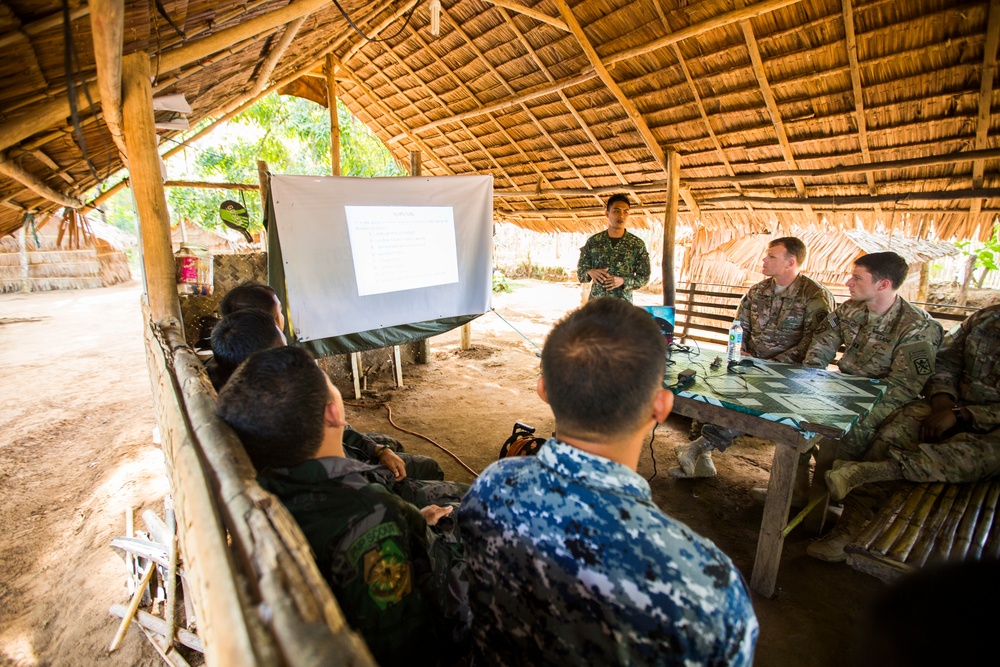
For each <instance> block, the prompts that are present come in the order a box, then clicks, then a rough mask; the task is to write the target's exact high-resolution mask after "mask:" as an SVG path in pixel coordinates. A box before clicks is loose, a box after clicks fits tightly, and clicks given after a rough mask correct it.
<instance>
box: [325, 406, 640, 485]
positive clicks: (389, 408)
mask: <svg viewBox="0 0 1000 667" xmlns="http://www.w3.org/2000/svg"><path fill="white" fill-rule="evenodd" d="M344 405H350V406H352V407H355V408H377V407H384V408H385V409H386V412H388V413H389V423H390V424H392V426H393V428H395V429H396V430H398V431H402V432H403V433H409V434H410V435H415V436H417V437H418V438H420V439H421V440H426V441H427V442H429V443H431V444H432V445H434V446H435V447H437V448H438V449H440V450H441V451H442V452H444V453H445V454H447V455H448V456H450V457H451V458H453V459H455V461H456V462H458V465H460V466H462V467H463V468H465V469H466V470H467V471H468V472H469V473H471V474H472V476H473V477H479V473H478V472H476V471H475V470H473V469H472V468H470V467H469V466H468V465H466V463H465V461H463V460H462V459H460V458H459V457H458V454H456V453H455V452H453V451H451V450H450V449H448V448H447V447H445V446H444V445H442V444H440V443H437V442H434V441H433V440H431V439H430V438H428V437H427V436H426V435H423V434H420V433H417V432H416V431H410V430H409V429H405V428H403V427H402V426H399V425H398V424H397V423H396V422H394V421H392V408H391V407H389V404H388V403H385V402H384V401H379V402H378V403H349V402H347V401H344ZM654 430H655V429H654Z"/></svg>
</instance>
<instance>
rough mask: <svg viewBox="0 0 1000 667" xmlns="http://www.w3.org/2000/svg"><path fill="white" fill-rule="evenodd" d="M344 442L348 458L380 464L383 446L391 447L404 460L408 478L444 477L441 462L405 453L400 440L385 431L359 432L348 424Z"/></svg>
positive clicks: (430, 478)
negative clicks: (384, 432)
mask: <svg viewBox="0 0 1000 667" xmlns="http://www.w3.org/2000/svg"><path fill="white" fill-rule="evenodd" d="M343 444H344V455H345V456H347V458H349V459H354V460H355V461H361V462H362V463H371V464H372V465H379V453H380V452H381V447H389V448H390V449H392V450H393V451H394V452H395V453H396V455H397V456H398V457H399V458H401V459H402V460H403V464H404V465H405V466H406V477H407V478H408V479H423V480H438V481H440V480H443V479H444V470H442V469H441V464H440V463H438V462H437V461H435V460H434V459H432V458H431V457H429V456H421V455H419V454H406V453H404V452H403V451H402V449H403V448H402V445H400V443H399V441H398V440H396V439H395V438H393V437H391V436H388V435H385V434H383V433H359V432H358V431H355V430H354V429H352V428H351V427H350V426H348V427H346V428H345V429H344V440H343Z"/></svg>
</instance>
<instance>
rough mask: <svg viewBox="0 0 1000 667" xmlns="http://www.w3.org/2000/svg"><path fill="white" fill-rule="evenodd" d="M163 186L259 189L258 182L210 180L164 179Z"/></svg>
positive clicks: (205, 188)
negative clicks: (218, 181)
mask: <svg viewBox="0 0 1000 667" xmlns="http://www.w3.org/2000/svg"><path fill="white" fill-rule="evenodd" d="M163 187H165V188H196V189H199V190H242V191H245V192H249V191H250V190H260V184H259V183H213V182H211V181H164V182H163ZM102 194H103V193H102ZM95 201H96V200H95Z"/></svg>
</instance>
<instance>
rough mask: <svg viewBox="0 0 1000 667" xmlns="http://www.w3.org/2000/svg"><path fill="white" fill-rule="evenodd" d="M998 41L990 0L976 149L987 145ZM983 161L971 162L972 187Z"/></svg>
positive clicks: (978, 183)
mask: <svg viewBox="0 0 1000 667" xmlns="http://www.w3.org/2000/svg"><path fill="white" fill-rule="evenodd" d="M998 43H1000V0H990V11H989V18H988V19H987V25H986V45H985V47H984V50H983V71H982V75H981V76H980V78H979V113H978V114H977V115H976V149H977V150H982V149H984V148H986V146H987V145H988V134H989V130H990V115H991V113H990V106H991V104H992V102H993V77H994V76H995V75H996V71H997V45H998ZM983 168H984V165H983V162H982V161H981V160H977V161H976V162H973V163H972V187H973V188H981V187H982V186H983ZM982 207H983V202H982V201H981V200H976V201H974V202H972V207H971V210H970V213H979V212H980V210H982Z"/></svg>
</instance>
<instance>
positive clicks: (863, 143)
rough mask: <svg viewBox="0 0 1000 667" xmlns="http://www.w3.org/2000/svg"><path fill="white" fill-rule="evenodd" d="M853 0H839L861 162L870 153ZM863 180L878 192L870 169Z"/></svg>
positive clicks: (873, 192) (870, 159)
mask: <svg viewBox="0 0 1000 667" xmlns="http://www.w3.org/2000/svg"><path fill="white" fill-rule="evenodd" d="M851 2H853V0H841V4H842V6H843V11H844V38H845V41H846V43H847V61H848V63H849V64H850V66H851V90H852V91H853V92H854V117H855V124H856V125H857V126H858V145H859V146H860V147H861V160H862V162H866V163H868V162H871V161H872V157H871V153H870V152H869V150H868V121H867V120H866V119H865V96H864V93H863V91H862V90H861V67H860V66H859V65H858V42H857V39H856V38H855V36H854V8H853V7H852V6H851ZM865 180H866V181H867V182H868V192H869V194H873V195H874V194H878V190H877V188H876V187H875V174H874V173H872V172H871V171H866V172H865Z"/></svg>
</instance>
